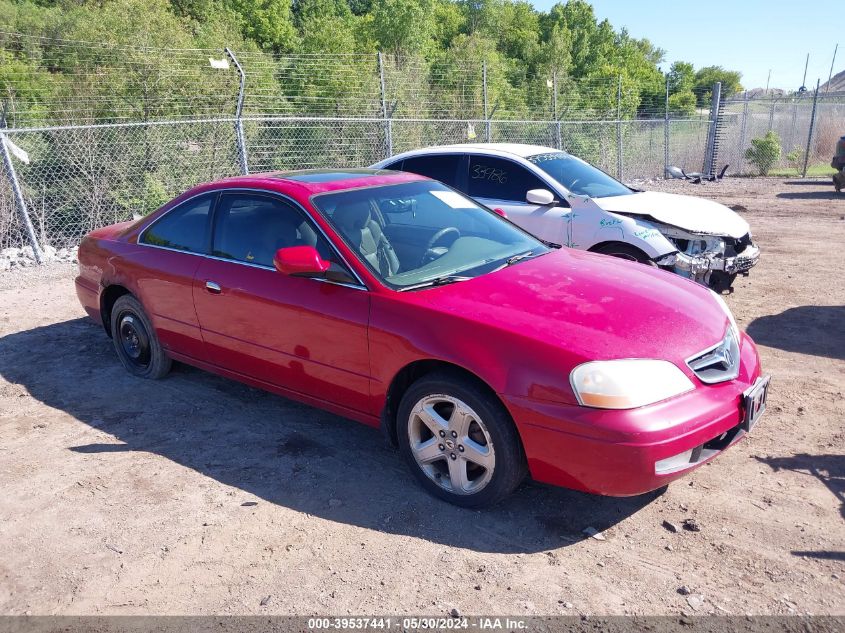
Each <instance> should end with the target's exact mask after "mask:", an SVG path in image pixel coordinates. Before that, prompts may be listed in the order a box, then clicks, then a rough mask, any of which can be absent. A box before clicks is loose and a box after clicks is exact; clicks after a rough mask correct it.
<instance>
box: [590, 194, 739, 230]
mask: <svg viewBox="0 0 845 633" xmlns="http://www.w3.org/2000/svg"><path fill="white" fill-rule="evenodd" d="M594 202H596V204H598V205H599V206H600V207H601V208H602V209H604V210H605V211H610V212H612V213H621V214H624V215H642V216H649V217H651V218H653V219H655V220H657V221H658V222H662V223H664V224H669V225H671V226H675V227H678V228H679V229H683V230H685V231H689V232H690V233H704V234H707V235H718V236H722V237H724V236H729V237H733V238H737V239H738V238H740V237H742V236H744V235H745V234H746V233H748V231H749V227H748V222H746V221H745V220H743V219H742V218H741V217H740V216H739V215H738V214H737V213H736V212H734V211H732V210H731V209H729V208H728V207H726V206H725V205H723V204H719V203H718V202H713V201H712V200H705V199H704V198H696V197H694V196H681V195H678V194H674V193H662V192H659V191H642V192H640V193H633V194H631V195H630V196H614V197H611V198H595V199H594Z"/></svg>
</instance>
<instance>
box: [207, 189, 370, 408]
mask: <svg viewBox="0 0 845 633" xmlns="http://www.w3.org/2000/svg"><path fill="white" fill-rule="evenodd" d="M295 245H312V246H315V247H317V249H318V250H319V251H320V252H321V255H322V256H323V257H324V258H325V259H334V261H335V262H338V259H337V257H338V256H336V255H335V254H334V251H333V250H332V249H331V247H330V246H329V245H328V243H327V242H326V240H325V238H324V237H323V236H322V235H321V234H320V233H319V230H318V229H317V228H316V227H315V225H314V224H313V223H312V222H311V221H310V219H308V218H307V217H306V215H305V213H304V212H303V211H302V210H301V209H299V208H298V207H297V206H296V205H295V204H293V203H291V202H288V201H287V200H285V199H283V198H281V197H279V196H275V195H270V194H262V193H256V192H246V191H244V192H227V193H224V194H222V195H221V197H220V201H219V203H218V205H217V212H216V219H215V227H214V244H213V250H212V256H213V258H207V259H205V260H204V261H203V262H202V264H201V265H200V268H199V270H198V271H197V273H196V277H195V282H194V304H195V306H196V311H197V316H198V318H199V322H200V326H201V329H202V336H203V339H204V341H205V344H206V348H207V352H208V355H209V358H210V361H211V362H212V363H214V364H215V365H218V366H220V367H222V368H225V369H228V370H231V371H235V372H238V373H240V374H243V375H245V376H249V377H252V378H256V379H259V380H262V381H265V382H267V383H270V384H273V385H277V386H279V387H283V388H285V389H289V390H292V391H295V392H298V393H301V394H305V395H308V396H311V397H316V398H320V399H322V400H326V401H329V402H332V403H335V404H338V405H341V406H344V407H348V408H351V409H354V410H356V411H363V412H368V409H369V407H368V398H369V391H370V390H369V381H370V363H369V351H368V345H367V325H368V320H369V306H370V298H369V292H368V291H367V290H366V288H365V287H363V285H362V286H360V287H358V286H357V284H349V285H341V284H336V283H332V282H327V281H324V280H320V279H309V278H304V277H292V276H288V275H284V274H282V273H279V272H277V271H276V270H275V269H274V268H273V256H274V254H275V252H276V250H277V249H278V248H282V247H285V246H295Z"/></svg>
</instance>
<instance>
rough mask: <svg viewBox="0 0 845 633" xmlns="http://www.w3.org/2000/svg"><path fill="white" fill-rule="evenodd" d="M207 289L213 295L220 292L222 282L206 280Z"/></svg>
mask: <svg viewBox="0 0 845 633" xmlns="http://www.w3.org/2000/svg"><path fill="white" fill-rule="evenodd" d="M205 289H206V290H208V291H209V292H210V293H211V294H213V295H219V294H220V284H218V283H215V282H213V281H206V282H205Z"/></svg>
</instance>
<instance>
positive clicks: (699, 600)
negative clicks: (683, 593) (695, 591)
mask: <svg viewBox="0 0 845 633" xmlns="http://www.w3.org/2000/svg"><path fill="white" fill-rule="evenodd" d="M687 604H688V605H689V606H690V607H691V608H692V609H693V610H695V611H698V610H699V609H701V607H703V606H704V596H701V595H692V596H687Z"/></svg>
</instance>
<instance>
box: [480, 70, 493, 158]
mask: <svg viewBox="0 0 845 633" xmlns="http://www.w3.org/2000/svg"><path fill="white" fill-rule="evenodd" d="M481 84H482V88H483V90H484V135H485V137H486V139H487V142H488V143H490V142H492V138H493V130H492V129H491V128H492V126H491V125H490V116H489V114H488V112H489V110H488V109H487V60H486V59H485V60H484V61H483V62H481Z"/></svg>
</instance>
